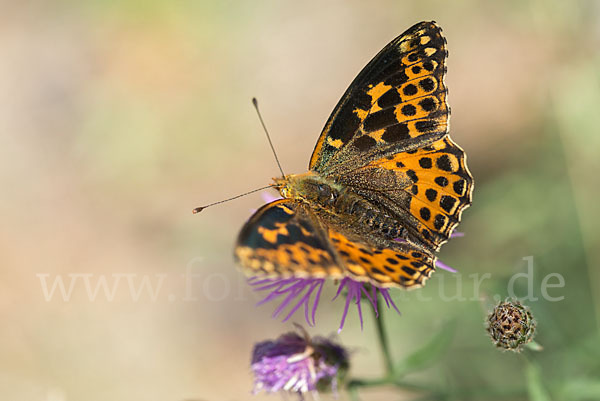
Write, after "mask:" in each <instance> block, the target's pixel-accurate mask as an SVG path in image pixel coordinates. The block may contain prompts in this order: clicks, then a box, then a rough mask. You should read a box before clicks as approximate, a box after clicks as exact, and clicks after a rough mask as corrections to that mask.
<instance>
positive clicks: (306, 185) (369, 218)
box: [275, 171, 406, 244]
mask: <svg viewBox="0 0 600 401" xmlns="http://www.w3.org/2000/svg"><path fill="white" fill-rule="evenodd" d="M275 185H276V186H277V187H278V188H279V191H280V194H281V196H282V197H283V198H284V199H291V200H293V201H295V202H301V203H303V204H305V205H306V207H308V208H310V209H311V210H312V211H313V212H314V213H315V214H317V215H318V217H319V220H321V221H323V222H324V223H325V225H334V226H339V229H341V230H342V231H349V232H354V233H357V234H358V235H359V236H360V237H361V238H363V240H367V239H368V238H369V237H373V239H372V241H374V242H376V243H381V244H384V243H385V242H386V241H391V240H395V239H397V238H401V237H402V236H403V235H405V233H406V229H405V228H404V227H403V225H402V223H401V222H400V221H398V220H397V219H396V218H394V217H393V216H391V215H390V214H388V213H386V211H385V210H382V209H381V208H380V207H378V206H377V205H376V204H373V203H371V202H369V201H367V200H366V199H365V198H364V197H362V196H360V195H358V194H356V193H354V192H352V191H351V189H350V188H351V186H348V185H342V184H339V183H336V182H335V181H333V180H331V179H328V178H325V177H323V176H321V175H319V174H318V173H315V172H312V171H309V172H307V173H304V174H295V175H290V176H288V177H283V178H278V179H275Z"/></svg>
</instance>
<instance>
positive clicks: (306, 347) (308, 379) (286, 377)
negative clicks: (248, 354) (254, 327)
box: [251, 332, 348, 394]
mask: <svg viewBox="0 0 600 401" xmlns="http://www.w3.org/2000/svg"><path fill="white" fill-rule="evenodd" d="M251 368H252V371H253V373H254V390H253V393H255V394H256V393H258V392H259V391H261V390H265V391H267V392H272V393H273V392H277V391H288V392H293V393H300V394H302V393H306V392H309V391H316V390H319V391H326V390H328V389H331V390H332V391H333V392H334V393H335V392H337V386H338V380H342V379H343V377H344V375H345V373H346V371H347V370H348V354H347V352H346V350H345V349H344V348H343V347H342V346H340V345H338V344H335V343H334V342H332V341H330V340H328V339H325V338H322V337H314V338H312V339H311V338H310V337H309V336H308V335H307V334H305V335H304V336H301V335H299V334H298V333H294V332H290V333H287V334H284V335H282V336H280V337H279V338H278V339H276V340H268V341H263V342H260V343H258V344H256V345H255V346H254V350H253V352H252V362H251Z"/></svg>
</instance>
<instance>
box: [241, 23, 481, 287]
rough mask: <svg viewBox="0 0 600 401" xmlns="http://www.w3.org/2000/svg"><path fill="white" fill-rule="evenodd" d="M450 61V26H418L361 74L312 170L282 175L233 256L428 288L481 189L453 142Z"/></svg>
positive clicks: (271, 269) (292, 272) (293, 272)
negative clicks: (438, 256) (274, 196)
mask: <svg viewBox="0 0 600 401" xmlns="http://www.w3.org/2000/svg"><path fill="white" fill-rule="evenodd" d="M446 56H447V52H446V41H445V39H444V38H443V36H442V33H441V29H440V28H439V27H438V26H437V25H436V24H435V23H433V22H421V23H419V24H416V25H415V26H413V27H411V28H409V29H408V30H407V31H406V32H404V33H403V34H402V35H400V36H399V37H397V38H396V39H394V40H393V41H392V42H390V43H389V44H388V45H387V46H386V47H385V48H384V49H383V50H381V52H379V54H377V55H376V56H375V58H374V59H373V60H372V61H371V62H370V63H369V64H368V65H367V66H366V67H365V68H364V69H363V70H362V71H361V72H360V74H359V75H358V76H357V77H356V78H355V80H354V81H353V82H352V83H351V85H350V87H349V88H348V90H347V91H346V93H345V94H344V95H343V96H342V98H341V99H340V101H339V103H338V104H337V106H336V107H335V109H334V111H333V113H332V114H331V116H330V118H329V120H328V121H327V123H326V124H325V127H324V129H323V132H322V133H321V136H320V137H319V139H318V141H317V144H316V146H315V150H314V151H313V155H312V156H311V159H310V163H309V170H308V172H306V173H303V174H295V175H287V176H285V177H281V178H276V179H275V184H274V186H275V187H276V188H277V189H278V190H279V192H280V194H281V196H282V197H283V199H281V200H277V201H274V202H271V203H269V204H267V205H265V206H263V207H262V208H260V209H259V210H258V211H257V212H256V213H255V214H254V215H253V216H252V217H251V218H250V220H249V221H248V222H247V223H246V224H245V225H244V227H243V228H242V231H241V232H240V235H239V238H238V242H237V245H236V248H235V256H236V259H237V260H238V261H239V263H240V264H241V265H242V267H243V268H245V269H246V270H247V271H248V273H249V274H251V275H253V276H263V277H270V278H281V277H313V278H326V277H329V278H343V277H350V278H352V279H354V280H357V281H364V282H370V283H372V284H374V285H376V286H378V287H380V288H384V287H405V288H416V287H419V286H421V285H423V283H424V281H425V280H426V279H427V278H428V277H429V276H430V275H431V273H432V272H433V270H434V268H435V255H434V253H435V252H436V251H437V250H438V249H439V248H440V246H441V245H442V244H443V243H444V242H445V241H447V240H448V238H449V237H450V235H451V233H452V231H453V230H454V228H455V227H456V225H457V224H458V222H459V221H460V217H461V213H462V211H463V210H464V209H465V208H466V207H468V206H469V205H470V203H471V193H472V188H473V179H472V176H471V174H470V173H469V171H468V169H467V166H466V156H465V154H464V151H463V150H462V149H461V148H460V147H458V145H456V144H455V143H454V142H453V141H452V140H451V139H450V137H449V136H448V120H449V114H450V111H449V107H448V104H447V100H446V98H447V91H446V87H445V83H444V76H445V72H446V66H445V61H446Z"/></svg>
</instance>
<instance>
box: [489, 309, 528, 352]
mask: <svg viewBox="0 0 600 401" xmlns="http://www.w3.org/2000/svg"><path fill="white" fill-rule="evenodd" d="M487 331H488V333H489V335H490V337H491V338H492V342H493V343H494V344H496V346H497V347H498V348H502V349H505V350H510V351H514V352H520V351H521V350H522V348H523V346H524V345H526V344H527V343H529V342H530V341H531V340H532V339H533V335H534V332H535V320H533V316H532V315H531V311H530V310H529V308H527V307H526V306H524V305H522V304H521V302H519V301H517V300H512V301H509V300H507V301H504V302H500V303H499V304H498V305H497V306H496V307H495V308H494V310H493V311H492V313H490V314H489V316H488V318H487Z"/></svg>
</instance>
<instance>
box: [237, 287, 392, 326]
mask: <svg viewBox="0 0 600 401" xmlns="http://www.w3.org/2000/svg"><path fill="white" fill-rule="evenodd" d="M248 283H249V284H250V285H251V286H252V287H253V289H254V290H256V291H270V293H269V294H268V295H267V296H266V297H265V298H263V299H262V300H261V301H260V302H259V303H258V305H262V304H264V303H267V302H269V301H272V300H274V299H277V298H279V297H283V300H282V301H281V303H280V304H279V306H278V307H277V308H276V309H275V311H274V312H273V317H277V316H279V315H280V314H281V312H282V311H283V310H284V309H285V308H286V307H287V306H289V305H292V308H291V309H290V311H289V312H288V314H287V315H286V317H285V318H284V319H283V321H284V322H286V321H287V320H289V319H290V318H291V317H292V315H293V314H294V313H295V312H296V311H297V310H298V309H300V308H302V307H303V308H304V318H305V320H306V322H307V323H308V324H309V325H310V326H314V325H315V314H316V311H317V306H318V304H319V300H320V298H321V291H322V290H323V284H325V279H324V278H275V279H261V278H258V277H252V278H250V279H249V280H248ZM344 288H345V289H346V290H347V295H346V305H345V307H344V313H343V314H342V320H341V322H340V327H339V329H338V333H339V332H340V331H342V328H343V327H344V323H345V321H346V316H347V315H348V310H349V309H350V304H351V303H354V304H356V309H357V310H358V317H359V319H360V327H361V329H362V327H363V317H362V309H361V300H362V297H363V296H364V297H365V298H366V299H367V300H368V301H369V302H370V303H371V305H372V306H373V309H374V310H375V315H376V316H379V310H378V308H377V305H378V304H377V297H378V296H379V295H381V297H382V298H383V299H384V301H385V304H386V306H387V307H388V308H390V307H392V308H394V309H395V310H396V312H398V313H400V311H399V310H398V308H397V307H396V304H394V301H393V300H392V297H391V296H390V294H389V292H388V290H387V289H386V288H380V287H376V286H374V285H372V284H367V283H363V282H359V281H355V280H353V279H351V278H350V277H346V278H344V279H342V280H341V281H340V283H339V286H338V290H337V293H336V294H335V297H334V298H333V299H336V298H337V297H338V296H339V295H340V294H341V293H342V291H343V290H344ZM378 293H379V294H378Z"/></svg>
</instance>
